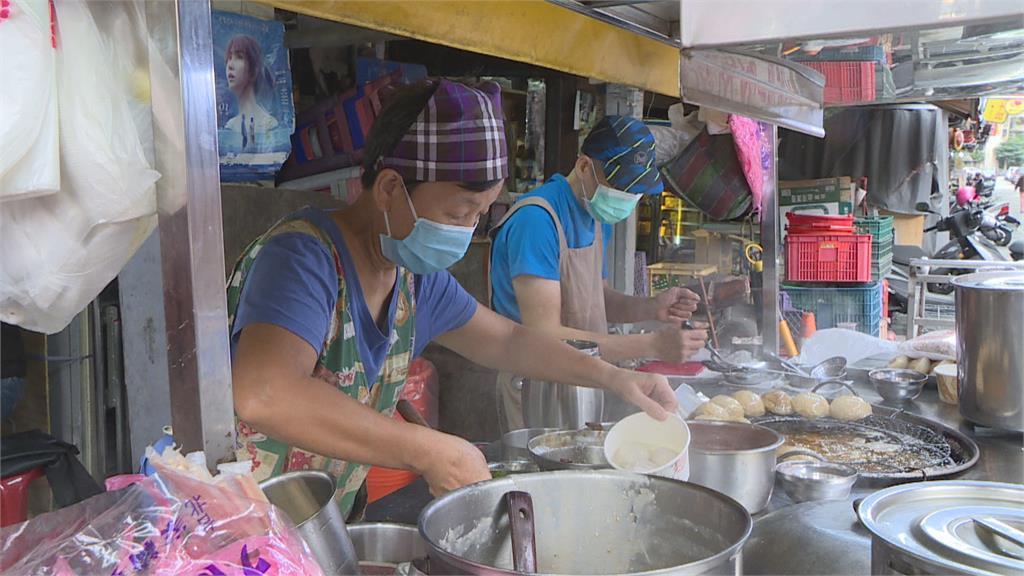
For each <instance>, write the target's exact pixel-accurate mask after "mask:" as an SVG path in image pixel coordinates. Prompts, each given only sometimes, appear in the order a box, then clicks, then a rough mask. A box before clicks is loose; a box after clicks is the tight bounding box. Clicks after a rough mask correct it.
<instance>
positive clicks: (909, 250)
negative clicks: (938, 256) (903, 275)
mask: <svg viewBox="0 0 1024 576" xmlns="http://www.w3.org/2000/svg"><path fill="white" fill-rule="evenodd" d="M927 257H928V253H927V252H925V251H924V249H922V248H921V247H920V246H908V245H901V244H897V245H895V246H893V247H892V261H893V263H895V264H902V265H903V266H910V261H911V260H913V259H915V258H927Z"/></svg>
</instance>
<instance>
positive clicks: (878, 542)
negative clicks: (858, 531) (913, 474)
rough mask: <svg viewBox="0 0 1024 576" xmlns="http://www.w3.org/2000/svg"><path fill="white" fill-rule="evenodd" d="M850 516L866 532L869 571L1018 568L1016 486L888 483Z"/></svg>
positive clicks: (1022, 561) (1021, 559) (1023, 550)
mask: <svg viewBox="0 0 1024 576" xmlns="http://www.w3.org/2000/svg"><path fill="white" fill-rule="evenodd" d="M857 514H858V516H859V517H860V521H861V523H862V524H863V525H864V527H865V528H867V529H868V531H870V532H871V573H872V574H914V575H918V574H970V575H972V576H973V575H983V574H984V575H991V574H1014V575H1019V574H1024V541H1021V538H1022V536H1024V534H1022V533H1021V532H1020V529H1019V526H1021V525H1022V524H1024V486H1021V485H1020V484H1004V483H999V482H971V481H961V480H949V481H935V482H920V483H914V484H905V485H902V486H894V487H892V488H887V489H885V490H880V491H878V492H875V493H874V494H871V495H870V496H868V497H867V498H865V499H864V500H863V501H862V502H861V503H860V505H859V506H858V507H857ZM1015 532H1016V533H1015Z"/></svg>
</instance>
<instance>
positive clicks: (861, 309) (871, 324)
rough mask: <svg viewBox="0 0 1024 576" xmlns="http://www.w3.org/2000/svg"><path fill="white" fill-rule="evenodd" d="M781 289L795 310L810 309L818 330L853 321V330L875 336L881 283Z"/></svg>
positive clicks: (879, 324) (878, 327)
mask: <svg viewBox="0 0 1024 576" xmlns="http://www.w3.org/2000/svg"><path fill="white" fill-rule="evenodd" d="M782 291H783V292H784V293H785V294H786V296H787V297H788V298H789V301H790V302H791V303H792V305H793V307H794V308H796V309H797V310H803V311H807V312H814V318H815V323H816V325H817V327H818V329H819V330H822V329H825V328H836V327H837V326H838V325H839V324H842V323H844V322H855V323H856V324H857V331H858V332H863V333H865V334H870V335H872V336H879V335H880V333H881V330H882V283H881V282H872V283H870V284H864V285H863V286H855V287H852V288H847V287H844V288H828V287H806V286H791V285H788V284H784V285H783V286H782Z"/></svg>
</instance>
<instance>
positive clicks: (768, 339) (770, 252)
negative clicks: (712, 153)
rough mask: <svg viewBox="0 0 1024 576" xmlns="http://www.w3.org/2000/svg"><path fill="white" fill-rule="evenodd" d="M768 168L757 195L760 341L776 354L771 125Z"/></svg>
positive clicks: (775, 138)
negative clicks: (762, 186) (761, 188)
mask: <svg viewBox="0 0 1024 576" xmlns="http://www.w3.org/2000/svg"><path fill="white" fill-rule="evenodd" d="M770 126H771V132H770V138H769V144H770V145H771V147H772V151H771V154H769V155H768V157H769V158H771V167H770V169H769V170H768V177H767V179H766V181H765V185H764V193H763V194H762V195H761V247H762V248H764V254H763V256H762V261H763V262H764V272H763V273H762V277H761V278H762V283H761V285H762V287H761V294H762V297H761V314H762V316H761V319H762V322H761V326H762V328H761V339H762V345H763V346H764V349H765V350H768V351H770V352H773V353H776V354H777V353H778V352H779V333H778V326H779V319H780V315H779V194H778V190H779V171H778V165H779V159H778V155H777V153H778V149H779V146H778V142H779V128H778V126H776V125H775V124H771V125H770Z"/></svg>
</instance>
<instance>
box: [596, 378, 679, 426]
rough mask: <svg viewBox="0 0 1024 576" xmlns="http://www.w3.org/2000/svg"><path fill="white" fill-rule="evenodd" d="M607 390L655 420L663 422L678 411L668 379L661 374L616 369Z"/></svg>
mask: <svg viewBox="0 0 1024 576" xmlns="http://www.w3.org/2000/svg"><path fill="white" fill-rule="evenodd" d="M609 389H610V390H612V391H614V392H616V393H617V394H619V396H622V397H623V398H624V399H625V400H626V401H627V402H629V403H630V404H633V405H634V406H636V407H638V408H640V409H641V410H643V411H644V412H646V413H647V415H648V416H650V417H651V418H654V419H655V420H659V421H660V420H664V419H665V418H668V416H669V414H675V413H676V411H677V410H678V409H679V402H678V401H677V400H676V395H675V393H674V392H673V391H672V387H671V386H669V384H668V379H667V378H665V376H663V375H661V374H650V373H646V372H633V371H632V370H622V369H617V370H616V373H615V374H614V375H613V376H612V382H611V384H610V386H609Z"/></svg>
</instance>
